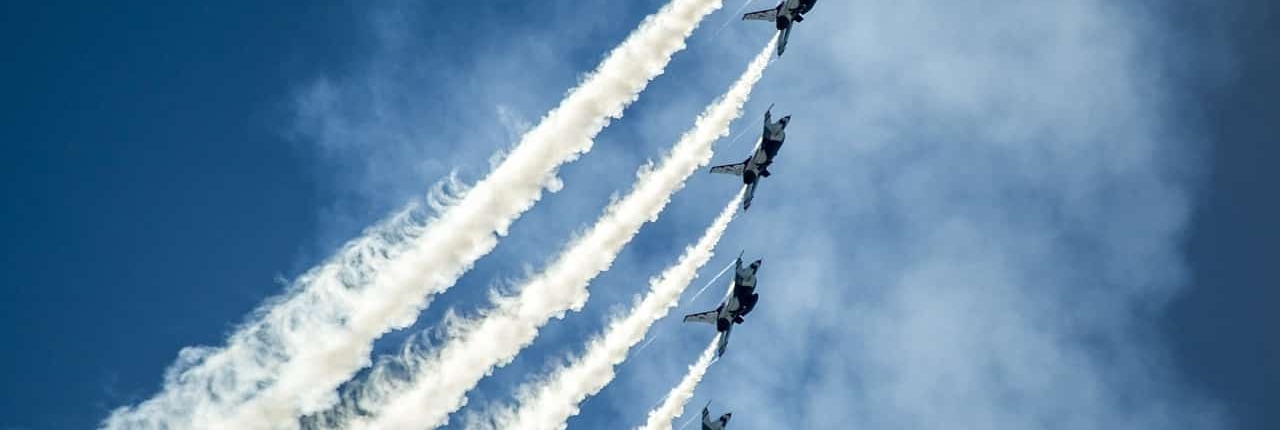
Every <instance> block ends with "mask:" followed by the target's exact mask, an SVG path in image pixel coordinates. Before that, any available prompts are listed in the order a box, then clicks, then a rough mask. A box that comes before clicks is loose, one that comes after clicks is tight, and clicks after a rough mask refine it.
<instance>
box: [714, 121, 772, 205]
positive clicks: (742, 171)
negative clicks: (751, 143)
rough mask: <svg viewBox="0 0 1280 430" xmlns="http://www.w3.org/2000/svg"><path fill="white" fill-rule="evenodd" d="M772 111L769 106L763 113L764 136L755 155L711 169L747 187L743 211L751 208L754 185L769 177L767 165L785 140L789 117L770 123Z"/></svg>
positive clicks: (754, 193) (754, 191)
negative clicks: (738, 178)
mask: <svg viewBox="0 0 1280 430" xmlns="http://www.w3.org/2000/svg"><path fill="white" fill-rule="evenodd" d="M772 111H773V106H769V110H767V111H765V112H764V134H763V136H761V137H760V146H759V147H757V148H756V150H755V153H753V154H751V156H750V157H747V159H746V161H743V162H741V163H736V164H725V165H722V166H715V167H712V168H711V173H723V174H726V175H734V176H741V177H742V183H743V184H746V186H747V193H746V195H745V196H743V198H742V210H744V211H745V210H747V209H748V208H750V207H751V199H752V198H754V197H755V195H756V185H757V184H759V183H760V178H767V177H769V175H770V173H769V165H770V164H773V158H774V157H777V156H778V150H779V149H782V141H783V140H786V138H787V133H786V128H787V123H788V122H791V115H787V116H784V117H782V118H780V119H778V122H772V121H771V120H772V119H773V118H772V116H771V114H770V112H772Z"/></svg>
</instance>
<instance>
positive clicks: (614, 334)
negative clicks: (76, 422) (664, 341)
mask: <svg viewBox="0 0 1280 430" xmlns="http://www.w3.org/2000/svg"><path fill="white" fill-rule="evenodd" d="M742 195H743V193H742V192H741V191H739V192H738V195H737V196H736V197H734V198H733V201H731V202H729V204H728V205H727V206H725V208H724V210H723V211H721V212H720V216H719V217H717V218H716V220H715V222H713V223H712V224H711V226H710V227H708V228H707V231H706V232H705V233H703V235H702V238H700V239H698V242H697V243H695V244H694V245H693V246H691V247H689V248H688V249H686V250H685V253H684V255H682V256H680V260H679V261H678V262H677V263H676V264H675V265H673V266H671V267H669V268H667V270H666V271H664V272H663V273H662V275H661V276H660V277H658V278H654V279H651V280H650V281H649V294H648V295H646V296H645V297H644V299H643V300H638V301H637V303H636V305H635V306H634V307H633V308H632V311H631V312H630V313H629V314H627V315H626V316H625V317H623V318H618V319H616V320H614V321H613V322H612V323H610V324H609V328H608V330H607V331H605V332H604V333H603V334H601V335H600V336H597V337H596V338H595V339H592V340H591V341H590V342H589V343H588V345H587V352H586V353H585V354H583V355H582V357H580V358H579V359H577V360H575V362H573V363H572V364H570V365H568V366H566V367H565V368H562V369H560V370H559V371H557V372H556V373H555V374H554V375H551V376H550V377H548V378H546V379H543V380H541V381H537V382H534V383H532V384H529V385H528V386H529V387H530V388H525V389H521V390H518V391H519V392H522V393H530V394H531V395H525V396H521V397H523V398H521V399H520V407H519V409H518V410H516V411H514V412H510V411H504V412H499V413H496V414H494V415H493V416H492V417H490V419H489V421H490V422H485V423H481V424H479V425H473V426H470V427H483V428H490V429H509V428H519V429H526V430H541V429H563V428H565V427H566V426H568V424H567V422H566V421H567V420H568V419H569V417H572V416H574V415H577V414H578V405H579V404H580V403H582V401H583V400H586V398H587V397H589V396H591V395H594V394H596V393H597V392H599V391H600V390H601V389H603V388H604V387H605V385H608V384H609V382H610V381H613V377H614V375H615V374H614V366H617V365H618V364H621V363H622V362H623V361H625V360H626V359H627V352H628V351H629V350H630V349H631V347H633V346H635V345H636V344H637V343H639V342H640V341H641V340H642V339H644V336H645V333H646V332H648V331H649V327H651V326H652V325H653V323H654V322H657V321H658V320H659V319H662V318H663V317H665V316H666V315H667V312H668V311H670V310H671V308H672V307H675V305H676V303H677V302H678V301H679V299H680V294H682V293H684V290H685V289H686V288H688V287H689V283H691V282H693V279H694V278H696V277H697V276H698V269H700V268H702V266H703V265H705V264H707V261H709V260H710V259H711V256H712V255H714V252H713V250H714V249H715V246H716V244H717V243H719V242H720V237H721V236H722V235H724V231H725V228H727V227H728V226H729V222H730V221H733V216H734V214H735V213H737V210H738V205H739V204H741V203H742ZM721 273H723V272H721Z"/></svg>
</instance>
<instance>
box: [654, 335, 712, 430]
mask: <svg viewBox="0 0 1280 430" xmlns="http://www.w3.org/2000/svg"><path fill="white" fill-rule="evenodd" d="M719 342H720V335H719V334H716V337H715V338H714V339H711V343H710V344H708V345H707V349H706V351H703V352H702V356H701V357H698V361H697V362H695V363H693V365H692V366H689V373H687V374H685V375H684V379H681V380H680V383H679V384H676V386H675V388H672V389H671V392H670V393H667V397H666V398H664V399H663V400H662V404H661V405H658V407H657V408H655V409H654V410H652V411H649V419H648V420H647V421H645V423H644V426H642V427H638V428H640V429H644V430H658V429H667V430H671V422H672V421H674V420H675V419H676V418H680V414H682V413H684V404H685V403H688V402H689V399H691V398H693V390H694V389H695V388H698V383H699V382H702V377H703V375H706V374H707V368H709V367H711V363H714V362H715V357H716V346H717V345H716V344H717V343H719Z"/></svg>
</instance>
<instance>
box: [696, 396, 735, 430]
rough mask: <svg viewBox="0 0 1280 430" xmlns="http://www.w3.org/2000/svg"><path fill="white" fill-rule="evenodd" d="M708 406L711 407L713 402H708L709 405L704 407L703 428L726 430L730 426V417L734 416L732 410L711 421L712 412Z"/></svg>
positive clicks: (706, 429)
mask: <svg viewBox="0 0 1280 430" xmlns="http://www.w3.org/2000/svg"><path fill="white" fill-rule="evenodd" d="M708 407H711V402H707V405H706V406H703V407H702V430H724V429H725V428H727V427H729V418H733V413H732V412H730V413H726V414H724V415H721V416H720V418H716V420H715V421H711V412H710V411H708V410H707V408H708Z"/></svg>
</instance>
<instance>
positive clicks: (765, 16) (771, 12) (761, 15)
mask: <svg viewBox="0 0 1280 430" xmlns="http://www.w3.org/2000/svg"><path fill="white" fill-rule="evenodd" d="M776 18H778V8H776V7H775V8H772V9H765V10H759V11H755V12H751V13H748V14H745V15H742V20H743V21H746V20H749V19H754V20H758V21H773V20H774V19H776Z"/></svg>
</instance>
